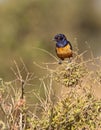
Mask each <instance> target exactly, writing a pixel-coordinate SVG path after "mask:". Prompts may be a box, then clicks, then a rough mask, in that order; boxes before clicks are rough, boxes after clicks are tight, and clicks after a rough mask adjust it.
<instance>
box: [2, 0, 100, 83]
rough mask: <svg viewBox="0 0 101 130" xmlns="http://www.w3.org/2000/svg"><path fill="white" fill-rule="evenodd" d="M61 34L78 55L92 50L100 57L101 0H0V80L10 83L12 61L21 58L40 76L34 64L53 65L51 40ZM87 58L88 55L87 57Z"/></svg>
mask: <svg viewBox="0 0 101 130" xmlns="http://www.w3.org/2000/svg"><path fill="white" fill-rule="evenodd" d="M57 33H64V34H65V35H66V36H67V38H68V39H69V40H70V41H71V43H72V45H73V46H75V43H77V44H78V48H79V52H80V53H82V52H83V51H85V50H87V49H88V46H90V47H91V49H92V51H93V54H94V56H95V57H96V56H100V55H101V49H100V48H101V0H89V1H88V0H82V1H81V0H55V1H54V0H24V1H21V0H0V77H2V78H3V79H4V80H8V81H9V80H11V79H13V78H14V77H13V74H12V71H11V69H10V67H12V66H13V60H16V61H17V62H19V59H20V58H22V59H23V61H24V63H25V64H26V66H27V67H28V68H29V70H30V71H34V72H36V73H37V74H38V73H39V74H40V71H38V69H36V67H35V66H34V64H33V61H35V62H37V63H38V64H39V63H41V62H51V61H54V59H53V58H52V57H50V56H49V55H48V54H46V53H44V52H42V51H40V50H37V49H35V47H38V48H42V49H45V50H47V51H49V52H50V53H52V54H53V55H54V56H56V54H55V43H54V42H53V41H52V38H53V37H54V35H55V34H57ZM88 57H89V54H88Z"/></svg>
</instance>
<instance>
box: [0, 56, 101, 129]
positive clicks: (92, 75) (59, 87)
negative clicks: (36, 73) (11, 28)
mask: <svg viewBox="0 0 101 130" xmlns="http://www.w3.org/2000/svg"><path fill="white" fill-rule="evenodd" d="M81 59H82V58H81V57H79V59H78V57H76V58H74V59H73V60H72V62H70V63H69V62H63V64H62V65H58V64H57V63H50V64H49V63H45V64H44V66H42V65H38V64H36V63H34V64H35V65H37V66H38V67H39V69H45V71H46V76H45V75H44V77H42V78H40V79H39V81H40V87H41V89H40V90H41V91H42V92H41V91H39V92H36V91H35V90H32V91H31V92H30V93H29V94H32V95H33V96H35V97H36V98H37V99H38V102H37V103H33V104H32V105H33V107H32V108H33V109H31V108H30V105H29V104H28V102H27V100H28V99H27V96H26V93H27V92H25V86H28V84H29V83H30V82H31V80H33V73H29V72H28V70H27V68H26V66H25V64H24V63H23V62H22V64H23V67H22V68H23V69H21V68H19V66H18V65H17V63H16V62H14V63H15V67H16V68H15V69H12V70H13V73H14V74H15V76H16V79H15V80H14V81H11V82H4V81H3V80H2V79H1V87H0V108H1V111H0V116H1V121H0V127H1V129H10V130H18V129H21V128H23V129H25V130H99V129H100V128H101V99H99V98H97V96H95V92H94V87H95V86H96V88H97V87H100V85H101V84H100V81H101V80H100V72H101V71H100V64H98V63H97V62H98V61H100V57H99V58H96V59H95V58H94V59H90V60H88V61H84V60H83V61H82V60H81ZM96 63H97V64H96ZM92 66H94V69H95V71H94V69H92V70H91V68H93V67H92ZM89 68H90V69H89ZM21 70H23V71H24V72H25V73H24V76H23V74H22V72H23V71H21ZM43 89H44V91H43ZM41 95H43V96H41Z"/></svg>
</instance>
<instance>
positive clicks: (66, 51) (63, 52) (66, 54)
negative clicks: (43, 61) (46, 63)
mask: <svg viewBox="0 0 101 130" xmlns="http://www.w3.org/2000/svg"><path fill="white" fill-rule="evenodd" d="M53 40H54V41H55V42H56V48H55V49H56V54H57V56H58V57H59V59H60V60H59V64H61V63H62V61H63V60H64V59H65V58H69V59H70V58H71V57H73V48H72V45H71V43H70V42H69V41H68V40H67V38H66V36H65V35H64V34H56V35H55V36H54V38H53Z"/></svg>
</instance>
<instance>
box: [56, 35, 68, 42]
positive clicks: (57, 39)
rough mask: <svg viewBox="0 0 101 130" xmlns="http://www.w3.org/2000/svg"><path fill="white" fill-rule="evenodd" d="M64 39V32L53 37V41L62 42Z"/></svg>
mask: <svg viewBox="0 0 101 130" xmlns="http://www.w3.org/2000/svg"><path fill="white" fill-rule="evenodd" d="M64 40H66V37H65V35H64V34H57V35H55V37H54V41H56V42H62V41H64Z"/></svg>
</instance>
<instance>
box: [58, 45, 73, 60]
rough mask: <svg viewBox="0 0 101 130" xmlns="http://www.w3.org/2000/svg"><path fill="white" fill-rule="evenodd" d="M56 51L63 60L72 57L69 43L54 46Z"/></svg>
mask: <svg viewBox="0 0 101 130" xmlns="http://www.w3.org/2000/svg"><path fill="white" fill-rule="evenodd" d="M56 53H57V56H58V57H59V58H61V59H62V60H64V58H70V57H72V50H71V49H70V45H69V44H67V45H66V46H65V47H59V48H58V47H56Z"/></svg>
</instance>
